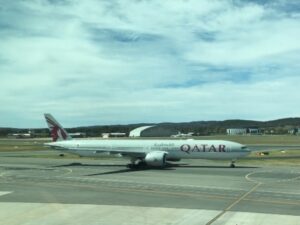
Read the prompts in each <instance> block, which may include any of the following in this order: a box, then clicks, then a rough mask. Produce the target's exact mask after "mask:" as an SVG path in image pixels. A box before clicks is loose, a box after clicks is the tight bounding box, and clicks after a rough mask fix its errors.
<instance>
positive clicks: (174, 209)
mask: <svg viewBox="0 0 300 225" xmlns="http://www.w3.org/2000/svg"><path fill="white" fill-rule="evenodd" d="M45 152H46V151H45ZM23 154H25V155H27V157H23V156H24V155H23ZM29 155H30V154H29ZM31 156H32V157H30V156H28V153H24V152H22V153H19V154H18V153H14V154H13V155H9V154H7V153H0V181H1V183H0V221H4V224H6V225H10V224H40V223H41V221H44V220H47V221H48V222H47V224H58V223H61V221H63V222H64V224H82V223H84V222H85V223H86V224H293V225H294V224H300V216H299V212H300V188H299V187H300V166H295V167H288V166H280V167H276V166H267V167H266V166H260V165H251V164H249V165H248V164H247V165H244V164H243V166H241V165H240V166H239V165H238V164H237V167H236V168H229V167H228V162H227V163H225V162H218V161H206V160H186V161H182V162H179V163H174V164H173V165H172V166H170V167H168V168H166V169H147V170H136V171H132V170H129V169H127V168H126V167H125V165H126V164H127V163H128V162H127V161H126V160H125V159H121V158H120V159H118V158H116V159H103V160H93V159H84V158H81V159H64V158H61V159H54V158H42V157H37V156H36V155H34V154H33V155H31ZM59 218H60V219H62V220H59Z"/></svg>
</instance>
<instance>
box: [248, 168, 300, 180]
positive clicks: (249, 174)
mask: <svg viewBox="0 0 300 225" xmlns="http://www.w3.org/2000/svg"><path fill="white" fill-rule="evenodd" d="M259 173H273V171H272V170H271V171H270V170H269V171H266V170H265V171H253V172H251V173H248V174H247V175H246V176H245V179H246V180H248V181H251V182H254V183H260V182H261V181H257V180H255V179H253V178H251V177H250V176H252V175H254V174H259ZM291 174H296V175H297V176H296V177H293V178H289V179H280V180H274V181H269V182H261V183H284V182H290V181H295V180H298V179H300V175H298V174H299V172H294V171H291Z"/></svg>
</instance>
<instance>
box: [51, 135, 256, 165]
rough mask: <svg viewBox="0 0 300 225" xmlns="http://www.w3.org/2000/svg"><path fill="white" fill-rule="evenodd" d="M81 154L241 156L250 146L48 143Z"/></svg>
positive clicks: (219, 142) (202, 142) (172, 142)
mask: <svg viewBox="0 0 300 225" xmlns="http://www.w3.org/2000/svg"><path fill="white" fill-rule="evenodd" d="M46 145H48V146H52V147H55V148H58V149H61V150H67V151H70V152H72V153H75V154H78V155H81V156H91V157H97V156H101V154H99V153H103V152H109V153H112V154H121V155H122V156H127V157H133V158H134V157H136V158H139V157H143V156H145V155H146V154H148V153H150V152H154V151H162V152H166V153H167V156H166V159H167V160H168V159H170V160H171V159H184V158H195V159H197V158H198V159H201V158H203V159H238V158H242V157H245V156H247V155H248V154H249V153H250V151H249V150H247V147H246V146H244V145H241V144H239V143H236V142H231V141H223V140H191V139H190V140H110V139H107V140H74V139H73V140H66V141H59V142H52V143H47V144H46Z"/></svg>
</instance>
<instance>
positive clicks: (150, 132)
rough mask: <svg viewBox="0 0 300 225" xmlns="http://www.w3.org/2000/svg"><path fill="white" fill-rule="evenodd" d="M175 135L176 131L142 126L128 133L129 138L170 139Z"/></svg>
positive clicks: (160, 127) (162, 127) (154, 126)
mask: <svg viewBox="0 0 300 225" xmlns="http://www.w3.org/2000/svg"><path fill="white" fill-rule="evenodd" d="M174 134H177V131H176V130H174V129H171V128H168V127H164V126H159V125H158V126H156V125H152V126H142V127H138V128H136V129H134V130H132V131H130V133H129V137H170V136H171V135H174Z"/></svg>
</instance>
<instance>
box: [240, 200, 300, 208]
mask: <svg viewBox="0 0 300 225" xmlns="http://www.w3.org/2000/svg"><path fill="white" fill-rule="evenodd" d="M243 201H251V202H262V203H274V204H281V205H299V206H300V201H298V202H296V201H295V200H292V199H291V201H294V202H287V201H276V200H274V201H273V200H265V199H264V200H260V199H249V198H245V199H243Z"/></svg>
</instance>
